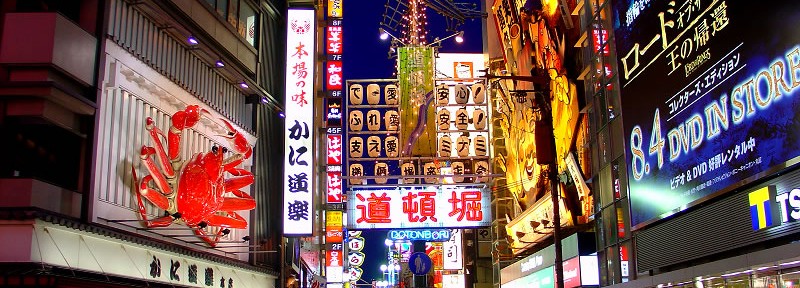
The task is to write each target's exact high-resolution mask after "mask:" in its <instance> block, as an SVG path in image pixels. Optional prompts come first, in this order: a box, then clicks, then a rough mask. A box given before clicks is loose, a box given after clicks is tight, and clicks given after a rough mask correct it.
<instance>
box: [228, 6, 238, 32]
mask: <svg viewBox="0 0 800 288" xmlns="http://www.w3.org/2000/svg"><path fill="white" fill-rule="evenodd" d="M238 12H239V0H232V1H231V3H230V5H228V18H227V20H228V23H231V25H233V27H238V26H239V14H238Z"/></svg>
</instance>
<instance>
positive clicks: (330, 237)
mask: <svg viewBox="0 0 800 288" xmlns="http://www.w3.org/2000/svg"><path fill="white" fill-rule="evenodd" d="M343 240H344V231H342V226H338V227H336V226H328V227H326V228H325V243H342V241H343Z"/></svg>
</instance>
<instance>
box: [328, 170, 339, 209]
mask: <svg viewBox="0 0 800 288" xmlns="http://www.w3.org/2000/svg"><path fill="white" fill-rule="evenodd" d="M327 191H328V196H327V198H328V203H341V202H342V195H343V194H342V172H341V171H340V172H328V189H327Z"/></svg>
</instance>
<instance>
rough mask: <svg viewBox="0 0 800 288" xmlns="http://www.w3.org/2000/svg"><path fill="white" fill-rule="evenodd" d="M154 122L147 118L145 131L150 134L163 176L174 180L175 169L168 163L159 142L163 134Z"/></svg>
mask: <svg viewBox="0 0 800 288" xmlns="http://www.w3.org/2000/svg"><path fill="white" fill-rule="evenodd" d="M154 123H155V121H153V118H150V117H147V124H146V125H145V129H147V132H149V133H150V139H152V140H153V143H155V145H153V146H155V147H154V149H155V155H156V158H157V159H158V163H159V164H161V167H162V168H163V169H164V176H166V177H167V178H174V177H175V169H174V168H172V165H171V164H170V163H169V159H167V152H165V151H164V143H163V142H162V141H161V137H164V133H163V132H161V129H158V127H156V126H155V125H154Z"/></svg>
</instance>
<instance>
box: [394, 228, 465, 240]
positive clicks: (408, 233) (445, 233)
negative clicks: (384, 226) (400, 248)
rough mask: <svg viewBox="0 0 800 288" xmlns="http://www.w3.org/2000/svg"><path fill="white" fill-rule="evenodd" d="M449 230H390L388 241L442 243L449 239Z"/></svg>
mask: <svg viewBox="0 0 800 288" xmlns="http://www.w3.org/2000/svg"><path fill="white" fill-rule="evenodd" d="M450 231H451V230H450V229H424V230H406V229H403V230H391V231H389V240H393V241H396V240H408V241H416V240H421V241H427V242H444V241H447V240H449V239H450V235H451V233H450Z"/></svg>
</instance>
